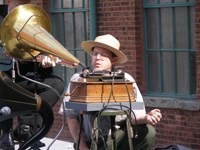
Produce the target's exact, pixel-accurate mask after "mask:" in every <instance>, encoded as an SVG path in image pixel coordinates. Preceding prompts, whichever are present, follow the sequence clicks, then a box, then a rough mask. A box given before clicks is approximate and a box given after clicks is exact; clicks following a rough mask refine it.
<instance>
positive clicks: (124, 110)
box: [65, 102, 143, 150]
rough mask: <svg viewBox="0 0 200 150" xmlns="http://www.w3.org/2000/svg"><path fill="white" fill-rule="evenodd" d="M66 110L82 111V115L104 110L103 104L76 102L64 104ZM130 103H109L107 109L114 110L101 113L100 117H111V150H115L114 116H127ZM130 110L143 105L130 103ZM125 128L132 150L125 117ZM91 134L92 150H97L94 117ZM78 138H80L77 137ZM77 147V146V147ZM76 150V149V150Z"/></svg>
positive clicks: (127, 122) (129, 131)
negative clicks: (92, 134)
mask: <svg viewBox="0 0 200 150" xmlns="http://www.w3.org/2000/svg"><path fill="white" fill-rule="evenodd" d="M65 105H66V108H68V109H69V108H70V109H76V110H79V111H82V112H83V113H90V112H94V111H100V110H102V109H103V108H104V106H105V103H78V102H66V103H65ZM129 106H130V103H129V102H122V103H109V104H108V107H109V108H113V109H115V110H114V111H111V110H110V111H108V110H106V111H102V112H101V115H106V116H110V117H111V138H112V150H117V144H116V129H115V116H117V115H127V114H129V110H130V108H129ZM131 107H132V109H133V110H134V109H142V108H143V103H141V102H132V103H131ZM126 128H127V133H128V140H129V147H130V149H131V150H133V144H132V138H133V130H132V127H131V125H130V121H129V119H128V117H127V119H126ZM93 132H94V135H95V138H92V139H95V141H92V144H93V149H94V150H98V145H97V143H98V118H97V117H96V118H95V119H94V123H93ZM79 138H80V136H79ZM77 146H78V147H79V145H77ZM76 150H78V149H76Z"/></svg>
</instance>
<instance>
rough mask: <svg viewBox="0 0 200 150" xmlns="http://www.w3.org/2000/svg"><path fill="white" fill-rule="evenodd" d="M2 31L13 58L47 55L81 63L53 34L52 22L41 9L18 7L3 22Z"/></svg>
mask: <svg viewBox="0 0 200 150" xmlns="http://www.w3.org/2000/svg"><path fill="white" fill-rule="evenodd" d="M0 31H1V41H2V45H3V47H4V49H5V50H6V51H7V52H8V54H10V55H11V56H12V57H15V58H18V59H22V60H26V59H33V58H34V57H35V56H37V55H39V54H40V53H46V54H50V55H53V56H56V57H58V58H60V59H63V60H64V61H65V62H66V63H68V64H69V65H70V66H77V65H79V64H80V61H79V60H78V59H77V58H76V57H75V56H73V55H72V54H71V53H69V52H68V50H67V49H66V48H64V47H63V46H62V45H61V44H60V43H59V42H58V41H57V40H56V39H55V38H54V37H53V36H52V35H51V34H50V32H51V22H50V19H49V17H48V14H47V13H46V12H45V11H44V10H43V9H42V8H40V7H39V6H36V5H33V4H25V5H20V6H18V7H16V8H14V9H13V10H12V11H11V12H10V13H8V15H7V16H6V17H5V19H4V20H3V22H2V25H1V30H0Z"/></svg>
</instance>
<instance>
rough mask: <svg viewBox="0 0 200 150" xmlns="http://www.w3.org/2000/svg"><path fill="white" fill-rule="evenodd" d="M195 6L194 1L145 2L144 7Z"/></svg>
mask: <svg viewBox="0 0 200 150" xmlns="http://www.w3.org/2000/svg"><path fill="white" fill-rule="evenodd" d="M143 1H144V0H143ZM189 6H195V3H194V2H187V3H171V4H170V3H166V4H145V3H143V8H163V7H170V8H171V7H189Z"/></svg>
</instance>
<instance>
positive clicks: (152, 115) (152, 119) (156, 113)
mask: <svg viewBox="0 0 200 150" xmlns="http://www.w3.org/2000/svg"><path fill="white" fill-rule="evenodd" d="M161 118H162V114H161V112H160V109H153V110H151V111H150V112H149V113H148V114H147V115H146V119H147V123H148V124H151V125H153V126H155V125H156V124H157V123H158V122H160V119H161Z"/></svg>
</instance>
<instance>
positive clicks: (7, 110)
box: [0, 106, 11, 116]
mask: <svg viewBox="0 0 200 150" xmlns="http://www.w3.org/2000/svg"><path fill="white" fill-rule="evenodd" d="M10 113H11V109H10V108H9V107H7V106H5V107H3V108H1V109H0V116H6V115H9V114H10Z"/></svg>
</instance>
